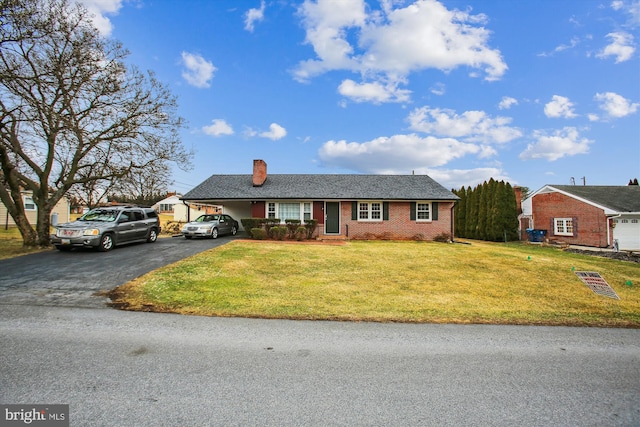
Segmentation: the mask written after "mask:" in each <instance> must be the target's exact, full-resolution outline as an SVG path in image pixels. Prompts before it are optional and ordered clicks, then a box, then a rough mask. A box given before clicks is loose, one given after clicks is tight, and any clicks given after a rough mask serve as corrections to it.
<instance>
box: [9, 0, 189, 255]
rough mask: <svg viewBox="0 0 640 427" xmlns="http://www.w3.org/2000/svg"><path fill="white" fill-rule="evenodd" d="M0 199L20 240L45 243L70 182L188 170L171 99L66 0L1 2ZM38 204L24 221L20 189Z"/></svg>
mask: <svg viewBox="0 0 640 427" xmlns="http://www.w3.org/2000/svg"><path fill="white" fill-rule="evenodd" d="M0 1H1V3H0V11H1V12H2V14H3V16H2V20H1V22H0V40H1V44H0V167H1V172H0V200H1V201H2V202H3V203H4V204H5V206H6V207H7V209H8V211H9V213H10V214H11V216H12V217H13V219H14V220H15V222H16V225H17V226H18V228H19V229H20V232H21V234H22V237H23V240H24V244H25V245H48V243H49V227H50V213H51V210H52V209H53V207H54V206H55V204H56V203H57V202H58V201H59V200H60V199H61V198H62V197H64V196H65V195H67V193H68V192H69V190H70V189H71V188H73V187H74V186H75V187H79V186H87V187H92V186H94V187H95V188H98V187H100V186H101V185H107V186H109V185H111V183H113V182H116V181H117V180H119V179H123V178H124V177H132V176H135V175H136V174H139V173H141V171H144V170H145V169H146V168H149V167H151V165H153V164H154V163H157V162H175V163H176V164H177V165H178V166H180V167H183V168H187V167H189V165H190V160H191V156H192V155H191V153H189V152H187V151H186V150H185V149H184V147H183V146H182V144H181V142H180V138H179V136H178V130H179V128H180V127H182V125H183V121H182V119H181V118H180V117H178V116H177V112H176V111H177V104H176V100H175V97H174V96H173V95H172V94H171V93H170V92H169V90H168V89H167V88H166V87H165V86H164V85H162V84H161V83H160V82H158V81H157V80H156V79H155V77H154V76H153V74H152V73H147V74H143V73H141V72H139V71H138V70H137V69H135V68H133V67H128V66H126V65H125V63H124V60H125V59H126V57H127V56H128V52H127V51H126V50H125V49H123V47H122V45H121V44H120V43H119V42H117V41H114V40H111V39H105V38H103V37H101V36H100V34H99V33H98V31H97V30H96V29H95V27H94V26H93V25H92V23H91V20H90V19H89V16H88V14H87V11H86V9H84V8H83V7H82V6H81V5H78V4H75V5H71V4H70V2H69V0H0ZM25 190H26V191H28V192H30V193H32V197H33V201H34V203H35V204H36V206H37V223H36V227H35V229H34V228H33V226H32V225H31V224H30V223H29V222H28V221H27V217H26V215H25V210H24V204H23V199H22V197H23V191H25Z"/></svg>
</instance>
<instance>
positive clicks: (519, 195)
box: [513, 185, 522, 215]
mask: <svg viewBox="0 0 640 427" xmlns="http://www.w3.org/2000/svg"><path fill="white" fill-rule="evenodd" d="M513 191H514V193H516V206H517V207H518V215H520V214H521V213H522V187H519V186H517V185H516V186H514V187H513Z"/></svg>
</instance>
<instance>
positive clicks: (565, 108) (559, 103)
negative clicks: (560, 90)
mask: <svg viewBox="0 0 640 427" xmlns="http://www.w3.org/2000/svg"><path fill="white" fill-rule="evenodd" d="M544 114H545V115H546V116H547V117H552V118H558V117H562V118H565V119H571V118H574V117H577V115H576V114H575V113H574V111H573V102H571V101H569V98H567V97H564V96H560V95H553V97H552V98H551V101H550V102H548V103H547V104H546V105H545V106H544Z"/></svg>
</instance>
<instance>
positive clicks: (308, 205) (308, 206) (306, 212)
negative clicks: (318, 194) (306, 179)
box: [303, 202, 311, 221]
mask: <svg viewBox="0 0 640 427" xmlns="http://www.w3.org/2000/svg"><path fill="white" fill-rule="evenodd" d="M303 209H304V210H303V217H304V220H305V221H309V220H311V203H308V202H307V203H303Z"/></svg>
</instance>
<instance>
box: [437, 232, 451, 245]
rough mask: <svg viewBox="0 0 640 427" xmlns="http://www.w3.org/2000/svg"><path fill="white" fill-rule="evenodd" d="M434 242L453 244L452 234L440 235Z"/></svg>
mask: <svg viewBox="0 0 640 427" xmlns="http://www.w3.org/2000/svg"><path fill="white" fill-rule="evenodd" d="M433 241H434V242H440V243H451V234H449V233H440V234H438V235H437V236H436V237H434V238H433Z"/></svg>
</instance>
